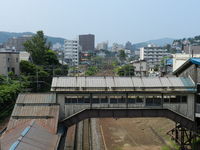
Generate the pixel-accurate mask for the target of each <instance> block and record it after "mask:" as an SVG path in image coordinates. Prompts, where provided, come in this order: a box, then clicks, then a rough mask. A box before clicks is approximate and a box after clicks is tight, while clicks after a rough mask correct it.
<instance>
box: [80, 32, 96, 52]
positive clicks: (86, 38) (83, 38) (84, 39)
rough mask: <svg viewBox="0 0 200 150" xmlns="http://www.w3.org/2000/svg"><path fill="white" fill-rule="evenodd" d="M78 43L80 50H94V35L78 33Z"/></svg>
mask: <svg viewBox="0 0 200 150" xmlns="http://www.w3.org/2000/svg"><path fill="white" fill-rule="evenodd" d="M79 45H80V46H81V50H82V51H90V50H92V51H93V50H95V46H94V45H95V36H94V35H93V34H85V35H79Z"/></svg>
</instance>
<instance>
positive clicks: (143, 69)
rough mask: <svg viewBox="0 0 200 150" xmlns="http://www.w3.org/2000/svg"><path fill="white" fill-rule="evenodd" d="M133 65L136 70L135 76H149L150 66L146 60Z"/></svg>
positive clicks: (134, 62)
mask: <svg viewBox="0 0 200 150" xmlns="http://www.w3.org/2000/svg"><path fill="white" fill-rule="evenodd" d="M131 64H132V65H133V66H134V68H135V70H134V71H135V76H137V77H144V76H148V70H149V68H148V65H147V62H146V61H145V60H137V61H132V62H131Z"/></svg>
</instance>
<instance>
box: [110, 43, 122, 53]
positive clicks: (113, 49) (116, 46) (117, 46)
mask: <svg viewBox="0 0 200 150" xmlns="http://www.w3.org/2000/svg"><path fill="white" fill-rule="evenodd" d="M122 49H124V45H122V44H118V43H113V46H112V51H113V52H118V51H119V50H122Z"/></svg>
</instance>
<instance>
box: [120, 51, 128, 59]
mask: <svg viewBox="0 0 200 150" xmlns="http://www.w3.org/2000/svg"><path fill="white" fill-rule="evenodd" d="M119 59H120V61H125V60H126V54H125V51H124V50H120V51H119Z"/></svg>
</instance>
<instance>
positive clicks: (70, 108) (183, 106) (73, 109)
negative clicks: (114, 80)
mask: <svg viewBox="0 0 200 150" xmlns="http://www.w3.org/2000/svg"><path fill="white" fill-rule="evenodd" d="M65 96H66V95H65V94H58V96H57V102H58V103H59V104H60V118H61V119H64V118H66V117H69V116H71V115H73V114H74V113H77V112H79V111H81V110H84V109H88V108H90V107H91V105H90V103H66V104H65ZM108 101H109V100H108ZM127 107H128V108H152V109H157V108H167V109H170V110H172V111H174V112H176V113H178V114H180V115H183V116H185V117H187V118H189V119H191V120H194V95H193V94H189V95H187V103H164V104H163V106H162V105H161V103H160V105H147V104H146V99H145V98H144V99H143V102H141V103H129V104H128V105H127V104H126V103H97V104H92V108H93V109H94V108H127Z"/></svg>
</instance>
